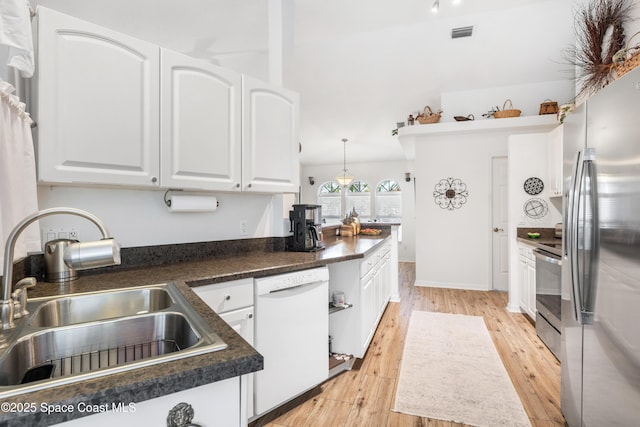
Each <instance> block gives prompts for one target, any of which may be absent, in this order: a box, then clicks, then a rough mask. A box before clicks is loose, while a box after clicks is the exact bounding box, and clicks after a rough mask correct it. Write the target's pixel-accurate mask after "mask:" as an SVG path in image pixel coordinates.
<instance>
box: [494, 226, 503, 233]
mask: <svg viewBox="0 0 640 427" xmlns="http://www.w3.org/2000/svg"><path fill="white" fill-rule="evenodd" d="M499 231H504V229H502V228H498V227H493V232H494V233H497V232H499Z"/></svg>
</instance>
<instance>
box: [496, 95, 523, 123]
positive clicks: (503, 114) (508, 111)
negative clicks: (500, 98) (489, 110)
mask: <svg viewBox="0 0 640 427" xmlns="http://www.w3.org/2000/svg"><path fill="white" fill-rule="evenodd" d="M507 104H508V107H509V108H507ZM520 113H522V111H520V110H516V109H514V108H513V104H512V103H511V100H510V99H507V100H506V101H504V104H503V105H502V111H496V112H495V113H493V117H495V118H496V119H504V118H507V117H518V116H520Z"/></svg>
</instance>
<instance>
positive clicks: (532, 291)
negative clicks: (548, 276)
mask: <svg viewBox="0 0 640 427" xmlns="http://www.w3.org/2000/svg"><path fill="white" fill-rule="evenodd" d="M527 281H528V282H529V284H528V286H527V288H528V290H529V295H528V297H527V300H528V301H529V307H528V312H529V315H530V316H531V318H532V319H535V318H536V261H535V259H533V260H527Z"/></svg>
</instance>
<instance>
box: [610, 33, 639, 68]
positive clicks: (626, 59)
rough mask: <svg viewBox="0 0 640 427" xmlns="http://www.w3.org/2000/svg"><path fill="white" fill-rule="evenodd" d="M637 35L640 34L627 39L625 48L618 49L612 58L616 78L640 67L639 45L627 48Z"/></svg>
mask: <svg viewBox="0 0 640 427" xmlns="http://www.w3.org/2000/svg"><path fill="white" fill-rule="evenodd" d="M638 34H640V31H638V32H637V33H635V34H634V35H632V36H631V37H629V40H628V41H627V45H626V46H625V48H624V49H620V50H619V51H618V52H616V54H615V55H614V56H613V58H614V63H613V68H614V69H615V71H616V77H618V78H620V77H622V76H624V75H625V74H627V73H628V72H629V71H631V70H633V69H634V68H636V67H637V66H638V65H640V45H639V44H636V45H635V46H631V47H629V45H630V44H631V40H632V39H633V38H634V37H635V36H637V35H638Z"/></svg>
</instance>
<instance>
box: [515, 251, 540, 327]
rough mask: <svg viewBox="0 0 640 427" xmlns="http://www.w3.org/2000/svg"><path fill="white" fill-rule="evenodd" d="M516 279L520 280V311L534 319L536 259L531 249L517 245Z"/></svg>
mask: <svg viewBox="0 0 640 427" xmlns="http://www.w3.org/2000/svg"><path fill="white" fill-rule="evenodd" d="M518 249H519V252H520V258H519V260H518V270H519V271H518V277H519V279H520V309H521V310H522V311H523V312H524V313H526V314H527V315H528V316H529V317H530V318H531V319H533V320H534V321H535V319H536V258H535V256H534V255H533V247H532V246H529V245H524V244H521V245H518Z"/></svg>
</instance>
